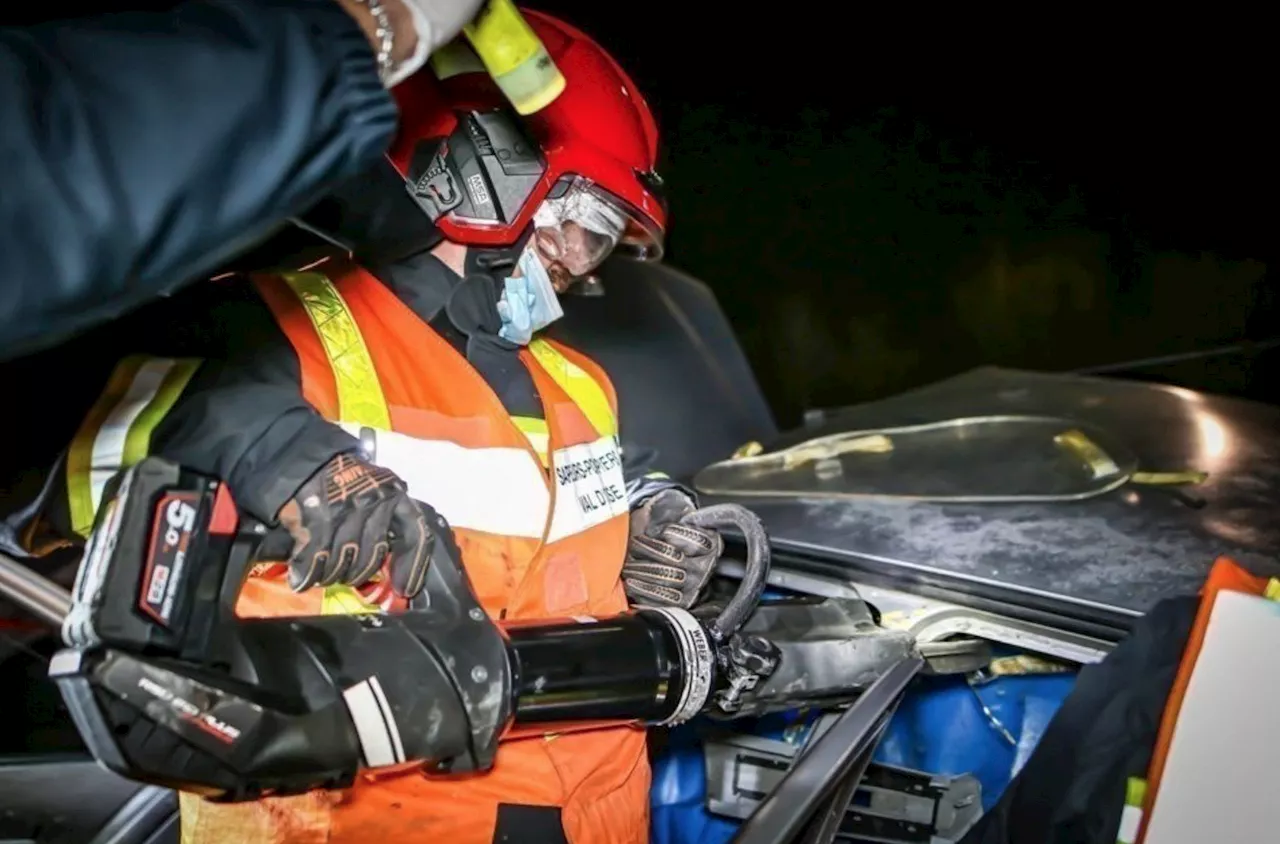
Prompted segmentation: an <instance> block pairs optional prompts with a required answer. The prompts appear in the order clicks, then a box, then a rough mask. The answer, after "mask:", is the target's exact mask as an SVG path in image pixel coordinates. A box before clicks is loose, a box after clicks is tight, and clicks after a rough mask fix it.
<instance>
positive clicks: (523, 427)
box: [511, 416, 551, 466]
mask: <svg viewBox="0 0 1280 844" xmlns="http://www.w3.org/2000/svg"><path fill="white" fill-rule="evenodd" d="M511 421H512V422H514V423H515V426H516V427H517V428H519V429H520V433H522V434H524V436H525V439H527V440H528V441H529V445H530V446H532V447H533V450H534V451H536V452H537V453H538V459H540V460H541V461H542V465H543V466H546V465H547V464H548V462H549V458H548V456H547V454H548V451H547V450H548V449H549V448H550V447H551V429H550V428H548V427H547V420H545V419H538V418H536V417H533V416H512V417H511Z"/></svg>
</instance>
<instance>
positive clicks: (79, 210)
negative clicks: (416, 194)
mask: <svg viewBox="0 0 1280 844" xmlns="http://www.w3.org/2000/svg"><path fill="white" fill-rule="evenodd" d="M344 2H346V0H344ZM348 5H350V4H349V3H348ZM388 5H389V6H390V4H388ZM361 20H362V19H361V18H359V17H358V16H357V17H355V19H354V20H353V13H352V12H351V10H350V9H349V8H345V7H344V6H343V5H342V4H340V3H336V2H331V0H193V2H188V3H185V4H183V5H181V6H179V7H178V8H176V9H175V10H174V11H171V12H163V13H136V14H118V15H104V16H101V17H98V18H95V19H93V20H87V21H83V22H72V23H65V22H64V23H58V24H50V25H45V26H38V27H31V28H27V29H21V30H4V31H0V161H2V162H3V165H4V175H5V182H4V185H3V187H2V188H0V358H6V357H13V356H15V355H18V354H23V353H26V352H30V351H34V350H35V349H37V348H39V347H42V346H47V345H52V344H53V343H56V342H58V341H60V340H63V339H65V338H66V337H67V336H68V335H69V334H71V333H73V332H75V331H77V330H79V329H82V328H84V327H86V326H88V325H91V324H94V323H98V322H102V321H105V320H107V319H110V318H112V317H114V316H116V315H119V314H120V313H122V312H123V311H125V310H127V309H129V308H132V307H134V306H136V305H138V304H140V303H141V302H143V301H146V300H147V299H150V298H152V297H154V296H156V295H158V294H162V293H164V292H166V291H170V290H172V289H173V288H175V287H176V286H178V285H180V284H182V283H184V282H187V281H190V280H193V279H195V278H198V277H199V276H200V274H201V273H205V272H208V271H210V270H211V269H213V268H214V267H216V266H217V265H218V264H219V263H220V262H221V261H223V260H225V259H227V258H229V257H230V256H232V255H233V254H235V253H236V252H239V251H241V250H243V249H244V248H245V247H247V246H249V245H251V244H252V243H253V242H255V241H256V240H258V239H260V238H261V237H262V236H264V235H265V234H267V233H268V232H269V230H270V228H271V227H272V226H273V225H274V224H276V223H278V222H279V221H281V220H283V219H285V218H286V217H287V216H288V215H290V214H292V213H295V212H297V211H299V210H301V209H302V208H304V207H305V206H306V205H308V204H309V203H310V202H312V201H314V200H315V199H317V198H318V197H319V195H320V194H321V193H322V192H323V190H324V189H325V188H327V187H328V186H330V185H331V184H334V183H335V182H337V181H339V180H341V179H344V178H348V177H350V176H352V175H354V174H356V173H357V172H359V171H361V170H362V169H364V168H366V167H368V166H370V165H371V164H372V163H373V162H375V161H376V160H377V156H378V155H380V154H381V153H382V152H383V151H384V149H385V148H386V146H387V144H388V142H389V140H390V138H391V135H392V132H393V131H394V127H395V121H396V111H395V106H394V104H393V101H392V99H391V96H390V95H389V94H388V92H387V91H386V89H385V88H384V86H383V84H382V82H381V80H380V79H379V77H378V71H377V66H376V62H375V54H374V50H373V49H372V48H371V45H370V37H371V36H370V34H369V33H368V32H366V31H365V30H362V28H361V25H358V22H361ZM363 25H364V26H365V29H366V30H367V29H369V27H368V22H367V21H363ZM401 29H406V30H407V29H408V28H404V27H402V28H401ZM410 46H411V45H410V44H408V43H407V42H401V44H400V45H398V48H399V49H403V48H406V47H410Z"/></svg>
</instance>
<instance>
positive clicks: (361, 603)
mask: <svg viewBox="0 0 1280 844" xmlns="http://www.w3.org/2000/svg"><path fill="white" fill-rule="evenodd" d="M378 612H381V610H379V609H378V608H377V607H375V606H374V605H373V604H371V603H370V602H368V601H366V600H365V599H364V597H363V596H361V594H360V593H359V592H357V591H356V590H355V589H354V588H353V587H350V586H346V585H343V584H341V583H339V584H337V585H334V586H326V587H324V595H323V596H322V597H321V598H320V614H321V615H362V614H364V615H369V614H376V613H378Z"/></svg>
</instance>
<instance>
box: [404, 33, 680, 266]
mask: <svg viewBox="0 0 1280 844" xmlns="http://www.w3.org/2000/svg"><path fill="white" fill-rule="evenodd" d="M522 12H523V13H524V15H525V18H526V19H527V20H528V22H529V25H530V26H531V27H532V28H533V30H534V32H535V33H536V34H537V36H538V37H539V38H540V39H541V40H542V43H543V45H544V46H545V47H546V50H547V53H548V54H549V55H550V56H551V59H552V60H553V61H554V62H555V63H556V65H557V66H558V67H559V69H560V72H561V74H562V75H563V76H564V79H565V89H564V91H563V93H561V94H560V96H559V97H557V98H556V99H555V100H554V101H553V102H552V103H551V104H550V105H548V106H546V107H545V108H543V109H542V110H540V111H538V112H536V113H534V114H532V115H529V116H526V117H524V118H521V117H520V116H519V115H517V114H516V113H515V111H514V109H512V108H511V107H510V105H509V104H508V102H507V100H506V99H505V97H504V96H503V94H502V93H501V92H500V90H499V89H498V87H497V85H495V84H494V82H493V80H492V79H491V78H490V77H489V76H488V74H486V73H485V72H484V70H483V67H482V65H481V64H480V61H479V59H478V58H475V57H474V54H470V56H469V58H470V63H469V64H467V65H466V66H463V67H455V68H453V69H452V70H451V71H448V70H446V69H445V68H443V67H441V69H440V74H439V76H437V73H436V72H433V70H432V69H431V68H430V67H428V68H424V69H423V70H422V71H420V72H419V73H417V74H415V75H414V76H413V77H411V78H410V79H407V80H405V81H404V82H403V83H401V84H400V85H397V86H396V87H395V88H394V89H393V93H394V95H395V97H396V100H397V101H398V103H399V106H400V131H399V134H398V135H397V137H396V139H395V141H394V143H393V144H392V146H391V149H390V151H389V152H388V157H389V158H390V160H391V163H392V164H393V165H394V166H395V168H396V170H398V171H399V172H400V174H401V175H402V176H404V178H405V180H406V181H407V183H408V187H409V192H410V194H411V195H412V196H413V197H414V199H416V200H417V202H418V205H419V206H420V207H421V208H422V209H423V210H424V211H425V212H426V213H427V214H428V215H429V216H430V217H431V219H432V220H433V221H434V222H435V223H436V226H437V227H438V228H439V230H440V232H441V233H442V234H443V235H444V236H445V237H446V238H448V239H449V240H451V241H453V242H455V243H461V244H466V245H477V246H510V245H512V244H514V243H516V242H518V241H519V240H520V238H521V237H522V236H523V235H524V234H525V232H526V231H527V230H528V228H529V226H530V224H531V223H534V222H535V215H536V216H537V220H536V222H537V226H538V233H539V236H540V237H541V236H542V235H543V234H544V230H543V226H544V225H545V224H546V223H545V221H546V220H547V219H548V215H550V216H551V217H555V216H557V215H559V216H560V217H561V219H564V220H573V221H575V222H578V223H579V224H580V225H579V227H573V232H570V233H569V234H574V235H576V237H577V242H578V244H579V246H580V245H581V243H582V242H583V241H582V238H583V237H584V236H585V237H586V238H588V239H590V238H594V239H595V251H601V250H603V252H604V254H607V252H608V251H609V250H613V249H614V247H615V246H616V248H617V250H618V251H621V252H624V253H627V254H630V255H632V256H633V257H638V258H642V259H649V260H652V259H657V258H659V257H661V255H662V247H663V235H664V233H665V230H666V221H667V215H666V207H665V203H664V201H663V199H662V196H661V194H660V189H661V186H662V180H661V179H660V178H659V177H658V175H657V173H656V172H655V171H654V166H655V164H656V160H657V151H658V127H657V123H656V122H655V121H654V119H653V113H652V112H651V111H650V110H649V106H648V104H647V103H646V102H645V100H644V98H643V97H642V96H641V95H640V92H639V91H638V90H636V87H635V85H634V84H633V83H632V82H631V79H630V78H628V76H627V75H626V73H624V72H623V70H622V68H620V67H619V66H618V64H617V62H615V61H614V60H613V58H612V57H610V56H609V54H608V53H606V52H605V51H604V50H603V49H601V47H600V45H599V44H597V43H596V42H595V41H593V40H591V38H589V37H587V36H586V35H584V34H583V33H582V32H580V31H578V30H577V29H574V28H573V27H571V26H569V25H568V24H565V23H562V22H561V21H558V20H556V19H555V18H552V17H550V16H548V15H545V14H542V13H541V12H534V11H530V10H527V9H524V10H522ZM449 49H450V50H451V51H452V53H453V56H454V58H455V59H456V58H457V56H458V55H459V52H460V51H461V53H462V55H463V56H467V55H468V54H469V50H467V49H466V48H465V47H463V45H462V42H456V43H455V44H454V45H452V46H451V47H450V48H449ZM575 209H578V210H576V211H575ZM583 209H585V210H583ZM593 220H594V221H596V223H593V222H592V221H593ZM599 223H604V224H603V225H601V224H599ZM592 232H597V233H598V234H592ZM570 239H572V238H570ZM606 241H607V244H606ZM562 245H567V246H568V248H570V249H572V248H574V245H573V244H564V242H563V241H562ZM605 245H607V247H608V248H607V249H604V246H605ZM604 254H601V255H600V256H599V257H600V259H601V260H603V257H604ZM597 263H598V262H597ZM578 269H580V268H575V270H574V272H575V274H578ZM584 272H585V270H584Z"/></svg>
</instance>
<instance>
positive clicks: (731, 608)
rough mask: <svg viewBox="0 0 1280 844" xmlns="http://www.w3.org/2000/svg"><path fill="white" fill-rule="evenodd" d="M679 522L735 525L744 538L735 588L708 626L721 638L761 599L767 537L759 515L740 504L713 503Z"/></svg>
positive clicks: (766, 568) (766, 565)
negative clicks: (739, 576) (744, 551)
mask: <svg viewBox="0 0 1280 844" xmlns="http://www.w3.org/2000/svg"><path fill="white" fill-rule="evenodd" d="M681 522H683V523H684V524H686V525H690V526H692V527H700V528H709V529H714V530H721V529H723V528H737V529H738V530H739V531H740V532H741V533H742V537H743V540H744V541H745V542H746V546H747V559H746V563H745V565H744V566H743V569H744V570H743V573H742V582H741V583H740V584H739V585H738V591H737V592H735V593H734V594H733V597H732V598H731V599H729V603H728V604H727V605H726V606H725V608H724V610H723V611H721V613H720V614H719V615H718V616H716V618H715V621H713V622H711V624H710V626H709V627H708V632H709V633H710V634H711V636H712V638H713V639H715V640H716V641H717V642H723V641H725V640H726V639H728V638H729V637H730V636H732V635H733V634H734V633H736V632H738V629H739V628H741V627H742V625H743V624H745V623H746V620H747V618H748V617H749V616H750V615H751V613H752V612H754V611H755V608H756V606H758V605H759V603H760V595H761V594H762V593H763V592H764V587H765V585H766V582H767V581H768V578H769V564H770V560H771V556H770V550H769V537H768V535H767V534H766V533H765V530H764V524H763V523H762V522H761V521H760V518H759V517H758V516H756V514H755V513H752V512H751V511H750V510H748V509H747V508H746V507H743V506H742V505H740V504H713V505H712V506H710V507H704V508H702V509H701V510H695V511H694V512H693V513H690V514H689V515H688V516H685V517H684V518H683V519H681Z"/></svg>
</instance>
